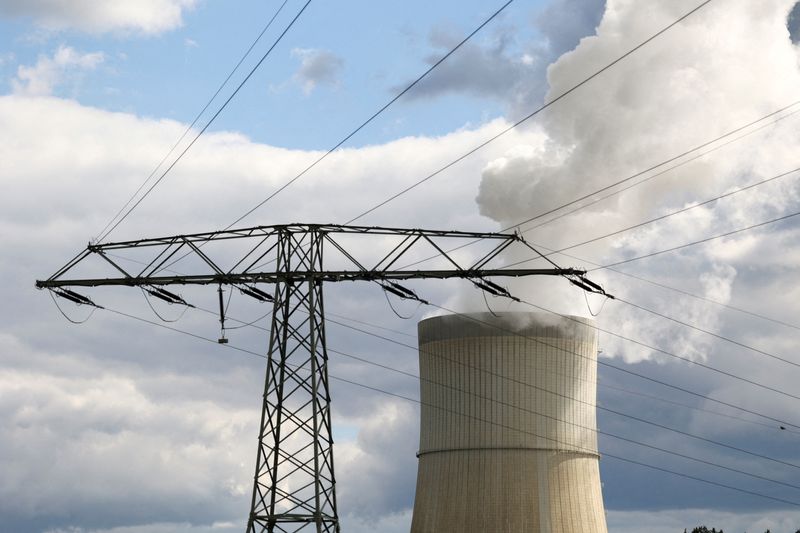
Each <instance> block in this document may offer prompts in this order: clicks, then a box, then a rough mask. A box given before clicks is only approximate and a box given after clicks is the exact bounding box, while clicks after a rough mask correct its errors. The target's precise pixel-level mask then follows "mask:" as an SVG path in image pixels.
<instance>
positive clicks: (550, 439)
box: [106, 309, 800, 507]
mask: <svg viewBox="0 0 800 533" xmlns="http://www.w3.org/2000/svg"><path fill="white" fill-rule="evenodd" d="M106 310H108V311H110V312H112V313H114V314H118V315H120V316H124V317H127V318H130V319H133V320H137V321H140V322H144V323H147V324H151V325H154V326H158V327H161V328H165V329H168V330H171V331H173V332H176V333H181V334H184V335H188V336H191V337H193V338H195V339H197V340H202V341H205V342H209V343H213V344H217V341H215V340H214V339H210V338H208V337H203V336H202V335H198V334H195V333H191V332H188V331H184V330H181V329H178V328H175V327H172V326H168V325H166V324H160V323H158V322H154V321H151V320H147V319H144V318H141V317H137V316H134V315H130V314H128V313H124V312H121V311H116V310H114V309H106ZM222 346H225V347H226V348H230V349H233V350H236V351H239V352H242V353H246V354H250V355H254V356H256V357H259V358H262V359H267V356H265V355H263V354H260V353H258V352H254V351H251V350H247V349H245V348H240V347H237V346H234V345H231V344H223V345H222ZM289 366H292V367H294V368H298V367H297V366H295V365H289ZM329 376H330V378H331V379H335V380H337V381H340V382H343V383H349V384H351V385H356V386H359V387H361V388H365V389H369V390H373V391H376V392H380V393H382V394H386V395H389V396H394V397H397V398H402V399H405V400H407V401H410V402H414V403H417V404H419V405H426V406H428V407H431V408H434V409H439V410H443V411H446V412H451V413H453V414H456V415H459V416H464V417H467V418H471V419H474V420H476V421H480V422H483V423H487V424H491V425H494V426H498V427H502V428H504V429H509V430H512V431H517V432H521V433H528V434H530V435H532V436H535V437H537V438H542V439H545V440H549V441H552V442H554V443H556V444H565V443H563V442H561V441H559V440H558V439H553V438H552V437H547V436H543V435H538V434H536V433H534V432H529V431H526V430H524V429H520V428H515V427H513V426H509V425H506V424H502V423H499V422H496V421H493V420H487V419H482V418H480V417H476V416H474V415H470V414H466V413H460V412H457V411H453V410H450V409H446V408H442V407H440V406H436V405H433V404H427V403H425V402H422V401H421V400H419V399H415V398H411V397H408V396H404V395H401V394H397V393H393V392H390V391H387V390H384V389H381V388H378V387H374V386H370V385H366V384H362V383H359V382H356V381H353V380H348V379H345V378H340V377H338V376H335V375H333V374H329ZM625 440H628V439H625ZM647 447H651V446H650V445H647ZM652 448H654V449H655V447H652ZM585 450H586V451H589V452H592V453H594V450H589V449H588V448H586V449H585ZM660 451H664V452H665V453H673V454H675V453H674V452H669V451H668V450H660ZM603 456H604V457H611V458H614V459H617V460H620V461H624V462H627V463H630V464H635V465H639V466H643V467H646V468H650V469H654V470H658V471H661V472H664V473H669V474H673V475H677V476H680V477H683V478H686V479H692V480H694V481H699V482H702V483H706V484H711V485H714V486H717V487H722V488H727V489H730V490H734V491H737V492H741V493H744V494H748V495H751V496H757V497H760V498H765V499H769V500H772V501H776V502H780V503H785V504H788V505H793V506H796V507H800V503H797V502H794V501H791V500H786V499H783V498H777V497H774V496H770V495H766V494H763V493H759V492H755V491H750V490H747V489H742V488H740V487H735V486H732V485H727V484H723V483H719V482H716V481H712V480H708V479H704V478H700V477H698V476H694V475H689V474H685V473H682V472H677V471H674V470H671V469H667V468H663V467H659V466H656V465H652V464H649V463H643V462H640V461H634V460H632V459H627V458H624V457H620V456H616V455H614V454H609V453H604V454H603ZM685 458H687V459H690V460H693V461H699V462H703V463H705V464H711V465H713V466H719V465H716V464H714V463H711V462H709V461H705V460H702V459H697V458H693V457H690V456H686V457H685ZM787 464H791V463H787ZM720 467H721V468H724V469H726V470H731V471H735V472H737V473H739V474H742V475H747V476H750V475H751V474H750V473H748V472H745V471H741V470H738V469H733V468H730V467H724V466H720ZM756 476H758V475H756ZM751 477H752V476H751ZM758 477H760V478H761V479H765V480H767V481H775V480H770V479H768V478H764V477H762V476H758ZM778 483H781V484H783V483H782V482H778Z"/></svg>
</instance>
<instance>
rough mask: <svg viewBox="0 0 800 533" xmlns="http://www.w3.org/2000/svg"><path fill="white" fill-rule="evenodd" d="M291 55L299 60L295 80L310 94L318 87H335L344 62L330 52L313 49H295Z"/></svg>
mask: <svg viewBox="0 0 800 533" xmlns="http://www.w3.org/2000/svg"><path fill="white" fill-rule="evenodd" d="M292 55H293V56H294V57H297V58H298V59H300V68H298V69H297V72H295V75H294V78H295V80H296V81H297V82H298V83H299V84H300V85H301V86H302V87H303V92H305V93H306V94H310V93H311V92H312V91H313V90H314V89H315V88H316V87H318V86H319V85H328V86H335V85H337V84H338V83H339V74H340V72H341V71H342V69H343V68H344V60H343V59H342V58H341V57H339V56H337V55H336V54H334V53H333V52H331V51H330V50H318V49H315V48H295V49H294V50H292Z"/></svg>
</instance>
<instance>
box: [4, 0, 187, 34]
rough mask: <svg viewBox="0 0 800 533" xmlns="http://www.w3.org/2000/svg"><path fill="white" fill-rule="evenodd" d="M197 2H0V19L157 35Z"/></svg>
mask: <svg viewBox="0 0 800 533" xmlns="http://www.w3.org/2000/svg"><path fill="white" fill-rule="evenodd" d="M195 4H196V0H137V1H136V2H128V1H126V0H109V1H104V2H95V1H93V0H0V16H4V17H31V18H33V19H34V20H35V21H36V22H37V23H38V24H39V25H40V26H41V27H43V28H45V29H50V30H78V31H84V32H89V33H106V32H137V33H144V34H157V33H162V32H164V31H168V30H172V29H174V28H177V27H179V26H180V25H181V24H182V20H183V13H184V12H185V11H186V10H188V9H191V8H192V7H194V5H195Z"/></svg>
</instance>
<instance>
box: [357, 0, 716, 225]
mask: <svg viewBox="0 0 800 533" xmlns="http://www.w3.org/2000/svg"><path fill="white" fill-rule="evenodd" d="M711 1H712V0H705V1H704V2H701V3H700V4H699V5H697V6H696V7H695V8H694V9H692V10H691V11H689V12H687V13H686V14H684V15H682V16H681V17H680V18H678V19H677V20H675V21H674V22H672V23H671V24H669V25H668V26H666V27H664V28H662V29H661V30H659V31H658V32H656V33H655V34H653V35H651V36H650V37H648V38H647V39H645V40H644V41H642V42H641V43H639V44H638V45H636V46H634V47H633V48H631V49H630V50H628V51H627V52H625V53H624V54H622V55H621V56H619V57H617V58H616V59H615V60H613V61H612V62H610V63H608V64H606V65H605V66H604V67H602V68H601V69H599V70H597V71H595V72H594V73H593V74H591V75H589V76H588V77H587V78H584V79H583V80H582V81H580V82H578V83H577V84H575V85H573V86H572V87H570V88H569V89H567V90H566V91H564V92H562V93H560V94H559V95H558V96H556V97H555V98H553V99H552V100H549V101H547V102H545V103H544V104H543V105H541V106H540V107H538V108H537V109H535V110H534V111H533V112H531V113H529V114H528V115H526V116H525V117H523V118H521V119H520V120H518V121H517V122H515V123H513V124H512V125H510V126H508V127H507V128H505V129H503V130H502V131H501V132H500V133H497V134H495V135H493V136H492V137H490V138H489V139H487V140H485V141H483V142H481V143H480V144H478V145H477V146H475V147H473V148H471V149H470V150H468V151H467V152H466V153H464V154H463V155H461V156H459V157H458V158H456V159H454V160H453V161H451V162H449V163H447V164H446V165H444V166H443V167H440V168H439V169H438V170H435V171H434V172H432V173H430V174H428V175H427V176H425V177H424V178H422V179H420V180H419V181H416V182H415V183H413V184H411V185H409V186H408V187H406V188H404V189H402V190H400V191H399V192H397V193H395V194H393V195H392V196H390V197H389V198H387V199H386V200H383V201H382V202H380V203H378V204H376V205H374V206H372V207H370V208H369V209H367V210H366V211H364V212H362V213H361V214H359V215H357V216H355V217H353V218H351V219H350V220H348V221H347V222H345V224H351V223H353V222H355V221H356V220H359V219H361V218H363V217H365V216H366V215H368V214H370V213H372V212H373V211H376V210H377V209H380V208H381V207H383V206H384V205H386V204H388V203H390V202H392V201H394V200H396V199H397V198H399V197H400V196H403V195H404V194H406V193H408V192H409V191H411V190H413V189H415V188H417V187H418V186H420V185H422V184H423V183H425V182H426V181H429V180H431V179H433V178H434V177H436V176H438V175H439V174H441V173H442V172H444V171H445V170H447V169H448V168H450V167H452V166H453V165H455V164H457V163H459V162H461V161H463V160H464V159H466V158H467V157H469V156H471V155H472V154H474V153H475V152H478V151H479V150H481V149H483V148H484V147H485V146H487V145H488V144H490V143H492V142H494V141H495V140H497V139H499V138H500V137H502V136H504V135H505V134H506V133H508V132H510V131H511V130H514V129H516V128H517V127H518V126H520V125H522V124H524V123H525V122H527V121H528V120H530V119H531V118H533V117H535V116H536V115H538V114H539V113H540V112H542V111H544V110H545V109H547V108H548V107H550V106H552V105H553V104H555V103H556V102H559V101H560V100H562V99H563V98H565V97H567V96H569V95H570V94H572V93H573V92H575V91H576V90H578V89H579V88H581V87H583V86H584V85H586V84H587V83H589V82H590V81H592V80H593V79H594V78H596V77H598V76H600V75H601V74H602V73H604V72H605V71H607V70H609V69H610V68H612V67H613V66H614V65H616V64H617V63H619V62H620V61H622V60H624V59H625V58H627V57H628V56H630V55H631V54H633V53H635V52H636V51H637V50H639V49H640V48H642V47H644V46H646V45H647V44H648V43H650V42H651V41H653V40H654V39H656V38H658V37H660V36H661V35H662V34H664V33H666V32H667V31H669V30H670V29H671V28H673V27H674V26H677V25H678V24H680V23H681V22H683V21H684V20H686V19H687V18H688V17H690V16H691V15H693V14H694V13H696V12H697V11H699V10H700V9H702V8H703V7H705V6H706V5H708V4H709V3H711Z"/></svg>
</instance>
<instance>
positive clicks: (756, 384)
mask: <svg viewBox="0 0 800 533" xmlns="http://www.w3.org/2000/svg"><path fill="white" fill-rule="evenodd" d="M519 302H520V303H523V304H525V305H528V306H530V307H533V308H536V309H539V310H540V311H545V312H547V313H550V314H553V315H557V316H560V317H561V318H564V319H566V320H570V321H572V322H576V320H575V318H573V317H571V316H569V315H564V314H561V313H557V312H555V311H553V310H551V309H547V308H546V307H542V306H541V305H537V304H534V303H532V302H528V301H525V300H522V299H520V300H519ZM592 327H593V328H594V329H596V330H597V331H601V332H603V333H605V334H607V335H611V336H612V337H616V338H618V339H621V340H624V341H626V342H630V343H633V344H636V345H639V346H641V347H643V348H647V349H649V350H652V351H654V352H657V353H660V354H663V355H666V356H668V357H672V358H674V359H679V360H681V361H684V362H686V363H689V364H691V365H695V366H699V367H700V368H704V369H706V370H710V371H711V372H716V373H717V374H720V375H723V376H726V377H729V378H732V379H735V380H738V381H741V382H743V383H747V384H749V385H753V386H754V387H758V388H761V389H764V390H768V391H770V392H774V393H776V394H780V395H781V396H786V397H787V398H792V399H794V400H800V396H797V395H795V394H792V393H790V392H786V391H784V390H781V389H778V388H775V387H771V386H769V385H764V384H763V383H759V382H758V381H755V380H752V379H749V378H746V377H743V376H738V375H736V374H733V373H732V372H728V371H727V370H722V369H719V368H716V367H713V366H711V365H707V364H705V363H701V362H699V361H695V360H693V359H691V358H689V357H686V356H682V355H678V354H676V353H673V352H670V351H668V350H665V349H663V348H658V347H656V346H652V345H650V344H647V343H646V342H642V341H638V340H636V339H632V338H630V337H626V336H625V335H622V334H620V333H615V332H613V331H610V330H607V329H604V328H601V327H599V326H592ZM769 355H770V356H771V357H773V358H775V359H777V360H780V361H782V362H784V363H787V364H790V365H792V366H800V364H798V363H795V362H793V361H789V360H788V359H782V358H780V357H778V356H773V355H771V354H769ZM798 429H800V427H798Z"/></svg>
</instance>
